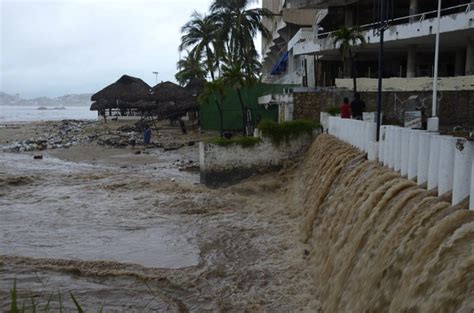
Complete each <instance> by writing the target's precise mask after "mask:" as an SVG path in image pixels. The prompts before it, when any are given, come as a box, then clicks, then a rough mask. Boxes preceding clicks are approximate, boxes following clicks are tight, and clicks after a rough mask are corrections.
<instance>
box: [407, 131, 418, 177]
mask: <svg viewBox="0 0 474 313" xmlns="http://www.w3.org/2000/svg"><path fill="white" fill-rule="evenodd" d="M420 133H421V131H419V130H412V131H411V132H410V142H409V148H408V149H409V151H408V176H407V177H408V179H415V178H416V176H417V175H418V138H420Z"/></svg>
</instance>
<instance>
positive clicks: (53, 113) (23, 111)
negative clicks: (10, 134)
mask: <svg viewBox="0 0 474 313" xmlns="http://www.w3.org/2000/svg"><path fill="white" fill-rule="evenodd" d="M96 118H97V112H96V111H90V110H89V106H68V107H61V108H58V107H38V106H18V105H17V106H15V105H0V123H10V122H34V121H57V120H66V119H74V120H90V119H96Z"/></svg>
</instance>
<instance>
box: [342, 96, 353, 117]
mask: <svg viewBox="0 0 474 313" xmlns="http://www.w3.org/2000/svg"><path fill="white" fill-rule="evenodd" d="M340 109H341V118H351V106H350V104H349V98H347V97H345V98H344V102H343V103H342V104H341V106H340Z"/></svg>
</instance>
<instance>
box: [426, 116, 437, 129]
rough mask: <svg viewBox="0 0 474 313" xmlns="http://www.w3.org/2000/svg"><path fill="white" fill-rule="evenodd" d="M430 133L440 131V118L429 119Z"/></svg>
mask: <svg viewBox="0 0 474 313" xmlns="http://www.w3.org/2000/svg"><path fill="white" fill-rule="evenodd" d="M428 131H429V132H437V131H439V118H437V117H436V116H435V117H430V118H428Z"/></svg>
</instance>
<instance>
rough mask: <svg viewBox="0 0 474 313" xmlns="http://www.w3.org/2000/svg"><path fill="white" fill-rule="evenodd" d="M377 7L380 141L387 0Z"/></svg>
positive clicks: (378, 135)
mask: <svg viewBox="0 0 474 313" xmlns="http://www.w3.org/2000/svg"><path fill="white" fill-rule="evenodd" d="M376 9H379V10H380V11H379V12H376V14H379V27H378V28H379V29H378V31H379V36H380V44H379V68H378V72H379V73H378V76H379V77H378V88H377V136H376V141H377V142H378V141H380V126H381V125H382V119H381V114H382V92H383V89H382V83H383V67H384V62H383V58H384V46H383V44H384V33H385V29H386V28H387V23H386V22H387V12H386V7H385V0H380V1H379V6H378V7H377V6H376Z"/></svg>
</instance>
